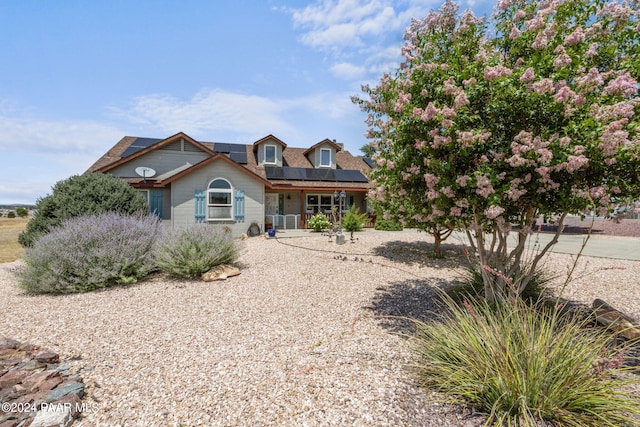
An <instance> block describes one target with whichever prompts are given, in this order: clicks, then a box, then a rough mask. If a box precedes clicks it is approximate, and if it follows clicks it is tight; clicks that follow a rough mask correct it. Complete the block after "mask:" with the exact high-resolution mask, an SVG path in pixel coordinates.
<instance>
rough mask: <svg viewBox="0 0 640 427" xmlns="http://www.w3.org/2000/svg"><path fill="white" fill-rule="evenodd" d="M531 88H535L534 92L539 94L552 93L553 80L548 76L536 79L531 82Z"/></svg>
mask: <svg viewBox="0 0 640 427" xmlns="http://www.w3.org/2000/svg"><path fill="white" fill-rule="evenodd" d="M533 90H535V91H536V93H539V94H541V95H543V94H545V93H549V94H552V93H553V92H554V88H553V80H551V79H549V78H545V79H542V80H540V81H537V82H535V83H534V84H533Z"/></svg>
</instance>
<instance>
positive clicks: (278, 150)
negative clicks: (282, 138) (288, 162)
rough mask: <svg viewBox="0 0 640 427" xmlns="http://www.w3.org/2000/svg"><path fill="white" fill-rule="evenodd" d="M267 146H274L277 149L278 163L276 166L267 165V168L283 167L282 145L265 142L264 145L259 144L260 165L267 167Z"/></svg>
mask: <svg viewBox="0 0 640 427" xmlns="http://www.w3.org/2000/svg"><path fill="white" fill-rule="evenodd" d="M265 145H274V146H275V147H276V163H275V164H272V163H267V164H266V166H278V167H282V145H280V144H278V143H277V142H272V141H265V142H263V143H262V144H258V149H257V153H256V154H257V155H258V156H257V160H258V165H265V163H264V146H265Z"/></svg>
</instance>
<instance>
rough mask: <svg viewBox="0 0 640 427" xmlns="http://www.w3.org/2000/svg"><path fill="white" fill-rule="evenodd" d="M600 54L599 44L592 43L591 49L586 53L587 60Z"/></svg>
mask: <svg viewBox="0 0 640 427" xmlns="http://www.w3.org/2000/svg"><path fill="white" fill-rule="evenodd" d="M597 54H598V43H591V44H590V45H589V49H587V51H586V52H585V53H584V55H585V56H586V57H587V58H591V57H593V56H596V55H597Z"/></svg>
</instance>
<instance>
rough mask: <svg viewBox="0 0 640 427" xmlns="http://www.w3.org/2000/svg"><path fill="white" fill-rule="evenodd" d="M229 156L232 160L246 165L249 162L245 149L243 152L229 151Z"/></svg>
mask: <svg viewBox="0 0 640 427" xmlns="http://www.w3.org/2000/svg"><path fill="white" fill-rule="evenodd" d="M229 158H230V159H231V160H233V161H234V162H236V163H240V164H241V165H246V164H247V152H246V151H243V152H242V153H240V152H233V151H232V152H231V153H229Z"/></svg>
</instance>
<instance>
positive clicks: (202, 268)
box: [156, 224, 239, 278]
mask: <svg viewBox="0 0 640 427" xmlns="http://www.w3.org/2000/svg"><path fill="white" fill-rule="evenodd" d="M238 255H239V246H238V243H237V242H236V241H234V239H233V237H232V236H231V233H230V232H229V231H228V229H224V228H221V227H215V226H211V225H208V224H194V225H191V226H188V227H186V228H177V229H173V230H169V231H168V232H167V233H166V235H165V236H164V237H163V239H162V241H161V242H160V243H159V245H158V249H157V257H156V259H157V263H158V267H159V268H160V270H161V271H163V272H165V273H167V274H169V275H171V276H174V277H186V278H193V277H198V276H200V275H201V274H202V273H205V272H207V271H209V270H211V269H212V268H213V267H216V266H218V265H220V264H231V263H233V262H234V261H235V260H236V259H237V257H238Z"/></svg>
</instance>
